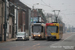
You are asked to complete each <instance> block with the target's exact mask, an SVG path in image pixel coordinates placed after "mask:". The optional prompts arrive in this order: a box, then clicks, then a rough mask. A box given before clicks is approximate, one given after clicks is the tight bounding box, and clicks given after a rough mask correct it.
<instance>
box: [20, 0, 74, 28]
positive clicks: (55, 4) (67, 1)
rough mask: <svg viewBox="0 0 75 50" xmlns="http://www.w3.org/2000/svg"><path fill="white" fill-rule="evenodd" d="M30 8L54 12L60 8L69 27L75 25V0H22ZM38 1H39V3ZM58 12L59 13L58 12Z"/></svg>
mask: <svg viewBox="0 0 75 50" xmlns="http://www.w3.org/2000/svg"><path fill="white" fill-rule="evenodd" d="M20 1H21V2H23V3H24V4H26V5H27V6H29V7H30V8H32V6H33V5H34V8H41V9H43V12H44V13H52V14H53V12H52V11H53V10H60V13H59V16H61V17H62V21H63V22H64V23H65V25H66V26H67V27H69V26H74V27H75V0H20ZM36 3H39V5H37V4H36ZM56 14H57V13H56Z"/></svg>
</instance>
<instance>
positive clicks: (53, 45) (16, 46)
mask: <svg viewBox="0 0 75 50" xmlns="http://www.w3.org/2000/svg"><path fill="white" fill-rule="evenodd" d="M74 47H75V34H74V33H66V34H64V35H63V38H62V40H59V41H53V40H50V41H46V40H33V39H30V40H29V41H10V42H4V43H0V50H75V48H74Z"/></svg>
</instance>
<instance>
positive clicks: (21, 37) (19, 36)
mask: <svg viewBox="0 0 75 50" xmlns="http://www.w3.org/2000/svg"><path fill="white" fill-rule="evenodd" d="M16 40H29V35H28V34H27V33H26V32H18V33H17V35H16Z"/></svg>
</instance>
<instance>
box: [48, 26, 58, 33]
mask: <svg viewBox="0 0 75 50" xmlns="http://www.w3.org/2000/svg"><path fill="white" fill-rule="evenodd" d="M47 33H57V26H47Z"/></svg>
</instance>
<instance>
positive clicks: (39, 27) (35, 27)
mask: <svg viewBox="0 0 75 50" xmlns="http://www.w3.org/2000/svg"><path fill="white" fill-rule="evenodd" d="M33 32H41V26H33Z"/></svg>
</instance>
